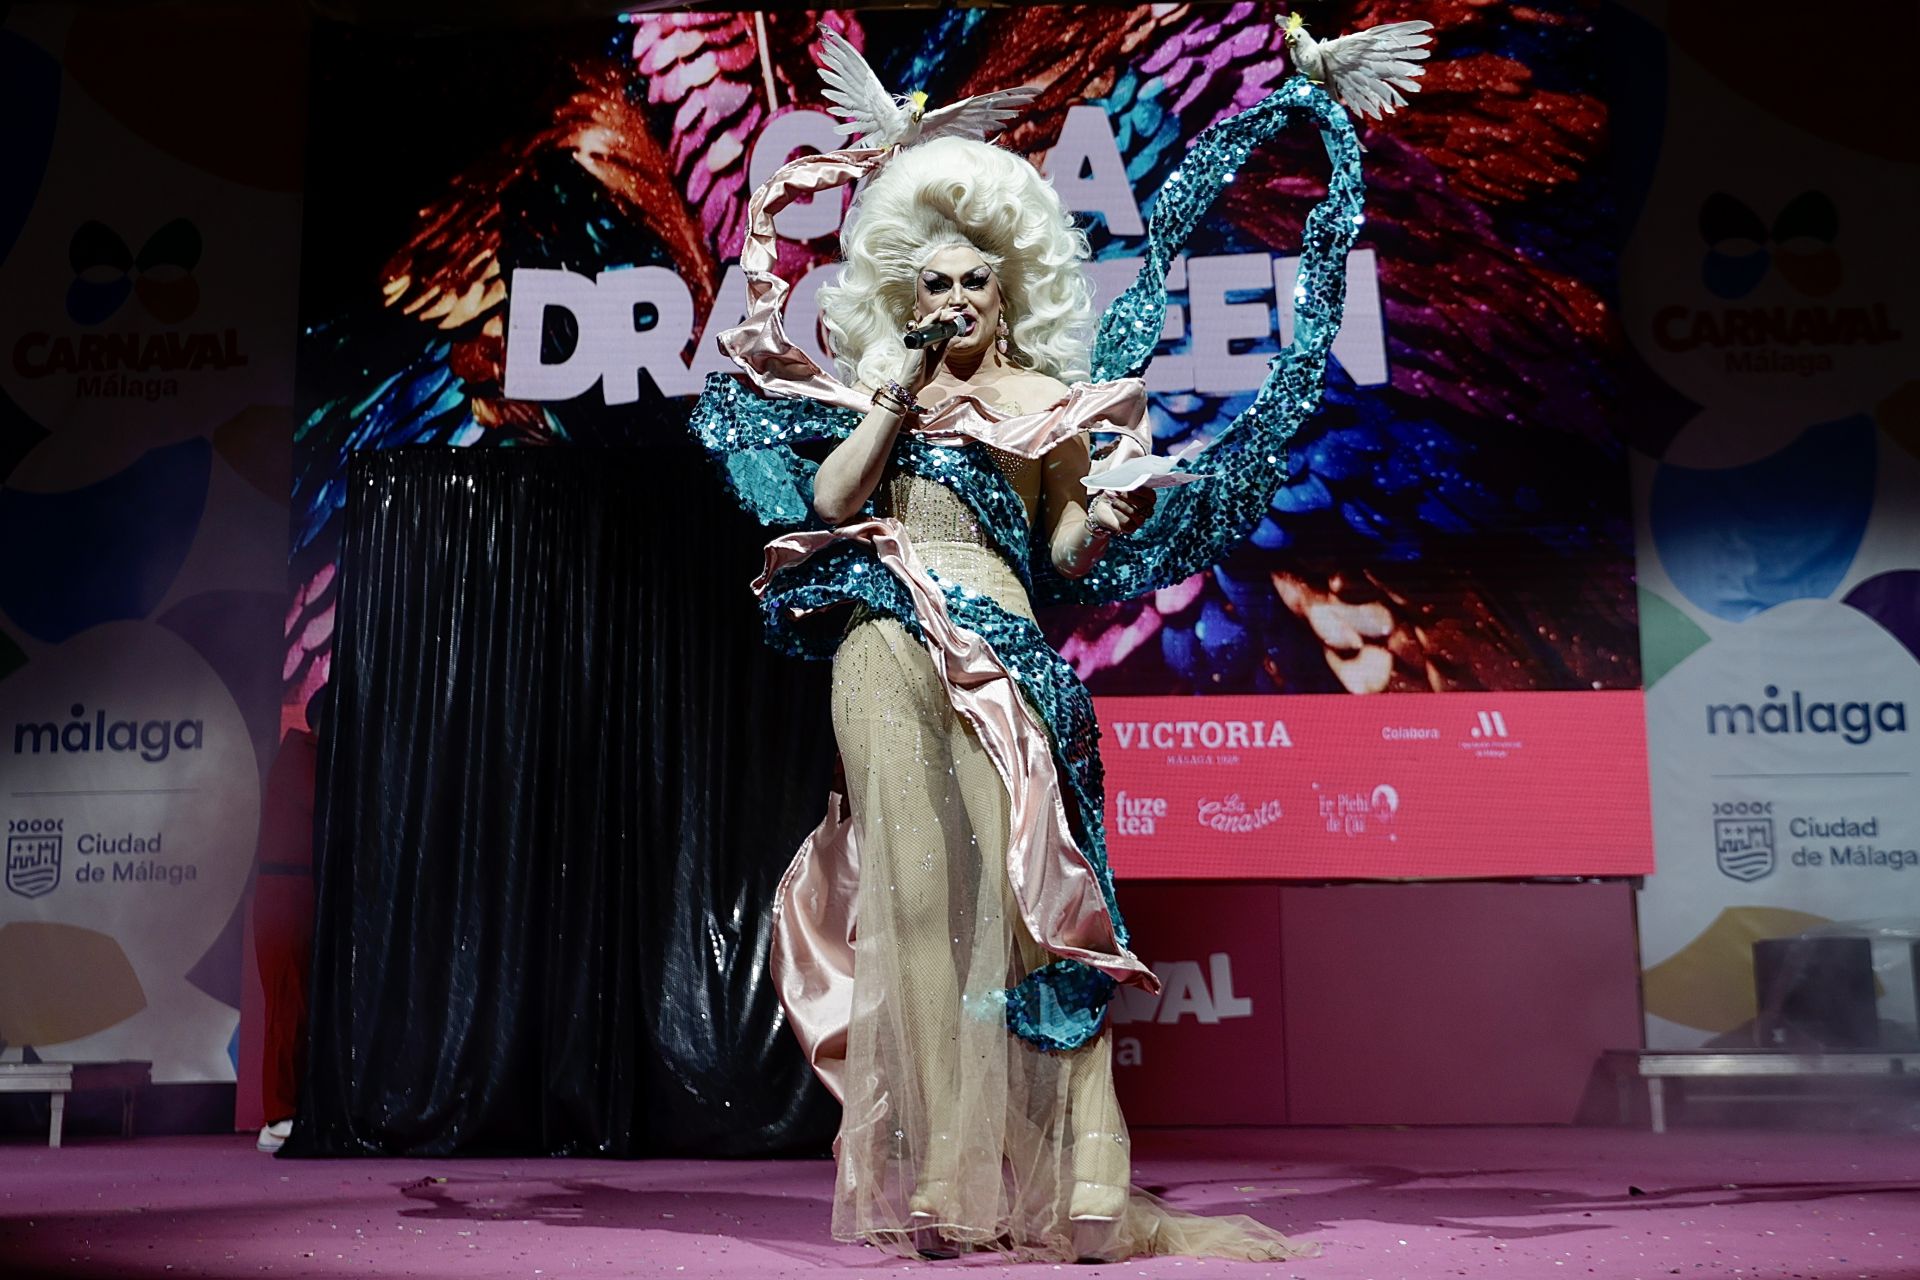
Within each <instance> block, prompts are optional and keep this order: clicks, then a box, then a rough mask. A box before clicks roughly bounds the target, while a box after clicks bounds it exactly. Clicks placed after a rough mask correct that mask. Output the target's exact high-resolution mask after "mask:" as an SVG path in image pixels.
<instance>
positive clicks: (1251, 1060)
mask: <svg viewBox="0 0 1920 1280" xmlns="http://www.w3.org/2000/svg"><path fill="white" fill-rule="evenodd" d="M1283 892H1284V890H1283V889H1282V888H1281V886H1279V885H1277V884H1218V883H1214V884H1191V883H1189V884H1168V883H1165V882H1160V883H1140V884H1133V885H1128V886H1127V887H1126V890H1125V891H1124V893H1123V894H1122V895H1121V903H1120V905H1121V909H1122V910H1123V911H1125V912H1126V917H1127V927H1128V928H1129V929H1130V930H1131V931H1132V934H1133V946H1134V947H1135V948H1136V949H1137V950H1138V951H1139V954H1140V958H1141V959H1143V960H1145V961H1146V962H1147V964H1148V965H1149V966H1150V967H1151V968H1152V969H1153V971H1154V972H1155V973H1156V974H1158V975H1159V976H1160V984H1161V990H1160V994H1158V995H1152V994H1150V993H1148V992H1145V991H1142V990H1141V989H1140V988H1138V987H1121V988H1120V990H1119V991H1118V992H1116V993H1115V995H1114V1001H1113V1003H1112V1004H1111V1005H1109V1006H1108V1015H1107V1016H1108V1018H1109V1019H1110V1020H1111V1023H1112V1026H1113V1075H1114V1084H1115V1086H1116V1087H1117V1088H1118V1089H1119V1091H1120V1104H1121V1108H1122V1110H1124V1111H1125V1112H1126V1115H1127V1119H1128V1121H1129V1122H1130V1123H1132V1124H1135V1125H1213V1124H1225V1125H1246V1124H1255V1125H1258V1124H1285V1123H1286V1122H1287V1091H1286V1062H1287V1054H1286V1038H1285V1035H1284V1030H1285V1019H1284V1017H1283V1016H1282V1010H1281V990H1282V986H1281V973H1280V958H1281V946H1280V896H1281V894H1282V893H1283ZM1196 1081H1205V1082H1206V1084H1205V1087H1204V1088H1196V1087H1195V1082H1196Z"/></svg>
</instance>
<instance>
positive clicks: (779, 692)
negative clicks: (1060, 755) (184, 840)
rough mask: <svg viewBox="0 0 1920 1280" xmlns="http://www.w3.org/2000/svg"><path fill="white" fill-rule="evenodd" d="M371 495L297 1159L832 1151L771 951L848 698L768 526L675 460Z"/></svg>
mask: <svg viewBox="0 0 1920 1280" xmlns="http://www.w3.org/2000/svg"><path fill="white" fill-rule="evenodd" d="M662 434H663V435H668V434H670V433H666V432H663V433H662ZM349 483H350V486H351V487H350V489H349V492H348V496H347V509H346V527H345V533H344V538H343V543H342V554H341V565H342V573H343V575H344V576H343V579H342V586H341V592H340V611H339V616H338V620H337V622H336V625H335V637H334V652H333V673H332V674H333V679H332V688H331V693H330V697H331V699H332V702H331V705H330V706H329V708H328V709H327V715H328V722H327V724H326V726H325V729H324V731H323V734H322V743H321V751H320V762H319V778H318V783H317V786H318V795H317V797H316V806H315V814H316V816H315V824H316V842H315V847H316V857H317V867H316V875H317V877H318V879H319V895H318V897H319V908H318V911H319V915H318V927H317V929H316V940H315V953H314V975H313V986H312V994H313V1000H312V1012H311V1027H312V1035H311V1049H310V1055H309V1060H308V1069H307V1076H306V1079H305V1081H304V1083H303V1088H302V1098H303V1101H302V1105H301V1110H300V1117H299V1120H298V1122H297V1124H296V1125H295V1131H294V1137H293V1139H292V1141H290V1142H289V1143H288V1146H287V1147H286V1151H287V1153H288V1154H289V1155H323V1156H324V1155H357V1154H389V1155H391V1154H406V1155H450V1154H482V1153H547V1154H555V1155H589V1154H591V1155H617V1156H642V1155H669V1154H673V1155H751V1154H769V1153H783V1152H805V1151H819V1150H823V1149H824V1148H825V1146H826V1144H827V1143H828V1142H829V1141H830V1139H831V1136H832V1131H833V1126H834V1123H835V1119H836V1112H835V1108H834V1104H833V1101H832V1098H831V1097H830V1096H829V1095H828V1094H826V1093H825V1091H824V1090H823V1089H821V1087H820V1086H819V1085H818V1083H817V1082H816V1081H815V1080H814V1078H813V1076H812V1073H811V1072H810V1071H809V1069H808V1068H807V1067H806V1065H805V1063H804V1061H803V1060H802V1058H801V1055H800V1052H799V1049H798V1047H797V1046H796V1044H795V1043H794V1041H793V1038H792V1035H791V1033H790V1032H789V1031H788V1030H787V1027H786V1022H785V1018H784V1015H783V1014H782V1013H781V1010H780V1007H779V1003H778V1001H777V999H776V998H775V995H774V992H773V988H772V983H771V981H770V980H769V978H768V975H767V944H768V939H769V936H770V921H769V910H768V908H769V904H770V903H771V901H772V898H773V889H774V885H775V883H776V882H777V880H778V878H779V875H780V873H781V871H782V870H783V869H784V867H785V864H786V862H787V860H788V858H789V857H790V856H791V855H792V853H793V850H794V849H795V848H796V847H797V846H798V844H799V842H800V840H801V838H802V837H803V836H804V835H805V834H806V832H807V831H808V830H810V829H811V828H812V826H813V825H814V824H815V823H816V822H818V820H819V818H820V816H821V814H822V812H823V811H824V805H825V801H826V793H827V786H828V783H829V781H830V778H829V773H830V770H831V767H832V761H833V747H832V730H831V726H830V724H829V722H828V718H827V671H826V667H825V664H822V663H802V662H797V661H793V660H789V659H785V658H782V657H779V656H778V655H776V654H774V653H772V652H771V651H770V650H768V649H767V648H766V646H765V645H764V644H762V642H761V639H760V628H759V618H758V613H757V611H756V608H755V604H754V601H753V598H752V595H751V593H750V592H749V590H748V583H749V582H750V581H751V580H752V578H753V576H754V575H755V573H756V572H757V571H758V567H759V547H760V543H761V541H762V540H763V539H762V536H761V535H760V533H759V531H758V530H757V529H756V528H754V527H753V525H752V524H751V523H750V522H749V521H748V520H747V519H746V517H745V516H744V515H743V514H741V513H740V512H739V511H738V509H737V508H736V507H735V506H734V505H733V503H732V501H731V499H730V498H729V497H728V496H727V495H726V494H725V493H724V491H723V490H722V488H721V484H720V480H719V478H718V475H717V473H716V472H715V471H714V470H713V469H712V468H711V467H710V466H708V464H707V463H706V461H705V459H704V458H702V457H701V456H699V454H698V453H697V451H696V450H695V449H694V447H693V446H692V444H691V442H683V438H682V437H680V436H678V435H677V433H674V434H673V438H672V439H670V440H668V441H667V442H666V443H663V444H662V445H660V446H658V447H650V448H648V449H646V450H645V451H633V452H613V453H609V452H602V451H589V450H576V449H568V448H553V449H501V450H469V449H403V450H392V451H382V452H369V453H362V454H359V455H357V456H356V457H355V458H354V460H353V463H352V466H351V468H350V473H349Z"/></svg>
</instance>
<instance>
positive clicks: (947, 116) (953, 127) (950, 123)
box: [920, 85, 1040, 142]
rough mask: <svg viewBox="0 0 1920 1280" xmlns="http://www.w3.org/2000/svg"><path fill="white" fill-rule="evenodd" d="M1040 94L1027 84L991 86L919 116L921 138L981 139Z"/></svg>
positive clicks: (998, 128) (997, 128) (978, 140)
mask: <svg viewBox="0 0 1920 1280" xmlns="http://www.w3.org/2000/svg"><path fill="white" fill-rule="evenodd" d="M1039 95H1040V90H1038V89H1037V88H1034V87H1033V86H1031V85H1021V86H1020V87H1019V88H1017V89H995V90H994V91H993V92H992V93H977V94H975V95H974V96H973V97H971V98H962V99H960V101H958V102H956V103H953V104H952V105H950V106H945V107H940V108H938V109H937V110H934V111H929V112H927V114H926V115H924V116H922V117H921V118H920V137H921V139H922V140H925V139H928V138H940V137H949V136H951V137H962V138H971V139H972V140H974V141H975V142H984V141H985V140H986V139H987V138H989V137H991V136H992V135H993V134H996V133H998V132H1000V126H1001V125H1004V124H1005V123H1006V122H1007V121H1009V120H1011V119H1013V117H1014V116H1016V115H1018V114H1019V113H1020V108H1022V107H1024V106H1026V105H1027V104H1028V103H1029V102H1032V101H1033V100H1034V99H1035V98H1036V97H1038V96H1039Z"/></svg>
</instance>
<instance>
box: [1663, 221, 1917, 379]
mask: <svg viewBox="0 0 1920 1280" xmlns="http://www.w3.org/2000/svg"><path fill="white" fill-rule="evenodd" d="M1699 226H1700V238H1701V240H1702V241H1703V242H1704V243H1705V247H1706V252H1705V254H1704V255H1703V257H1702V260H1701V266H1700V278H1701V283H1702V284H1704V285H1705V286H1706V288H1707V291H1708V292H1709V293H1712V294H1713V295H1714V296H1715V297H1718V298H1723V299H1726V300H1727V301H1728V302H1730V303H1731V302H1737V301H1739V300H1740V299H1742V298H1745V297H1746V296H1747V295H1749V294H1751V293H1753V292H1754V291H1755V290H1756V289H1758V288H1759V287H1760V285H1761V283H1762V282H1763V281H1765V280H1767V279H1769V278H1770V277H1773V276H1778V278H1779V279H1781V280H1783V281H1785V282H1786V284H1787V287H1788V288H1789V289H1791V290H1792V291H1793V292H1794V293H1796V294H1799V295H1800V296H1801V297H1803V298H1809V299H1811V298H1824V297H1826V296H1828V295H1830V294H1832V293H1833V292H1834V291H1835V290H1837V289H1839V287H1840V285H1841V283H1842V281H1843V280H1844V278H1845V274H1846V273H1845V269H1844V266H1843V264H1842V262H1841V260H1840V256H1839V254H1838V253H1837V252H1836V251H1835V250H1834V247H1833V245H1834V241H1835V240H1836V239H1838V238H1839V235H1840V212H1839V210H1838V209H1837V208H1835V206H1834V203H1833V200H1832V198H1831V197H1829V196H1828V195H1827V194H1826V193H1825V192H1824V191H1803V192H1801V193H1800V194H1799V195H1797V196H1795V197H1794V198H1793V199H1792V200H1789V201H1788V202H1787V203H1786V204H1785V205H1784V206H1782V207H1781V209H1780V211H1779V212H1778V213H1777V214H1775V215H1774V218H1773V221H1772V222H1771V223H1768V222H1767V220H1766V219H1764V218H1762V217H1761V216H1760V214H1759V213H1757V212H1755V211H1754V210H1753V209H1752V208H1750V207H1749V206H1748V205H1747V204H1745V203H1744V202H1743V201H1741V200H1739V199H1738V198H1736V197H1734V196H1731V195H1729V194H1727V193H1726V192H1724V191H1716V192H1714V193H1713V194H1712V195H1710V196H1708V197H1707V198H1706V200H1705V201H1704V202H1702V204H1701V206H1700V223H1699ZM1901 337H1902V334H1901V332H1900V330H1899V329H1897V328H1895V327H1894V324H1893V320H1892V317H1891V316H1890V315H1889V313H1888V310H1887V304H1886V303H1885V302H1874V303H1870V304H1866V305H1858V306H1828V305H1825V304H1814V303H1803V304H1800V305H1792V306H1726V307H1717V308H1709V307H1688V306H1682V305H1679V304H1674V305H1671V306H1666V307H1662V308H1660V310H1659V311H1657V312H1655V313H1654V316H1653V340H1654V342H1655V343H1656V344H1658V345H1659V347H1660V348H1661V349H1662V350H1664V351H1671V352H1675V353H1684V352H1689V351H1694V350H1696V349H1698V348H1701V347H1706V348H1710V349H1713V350H1717V351H1720V352H1723V353H1724V358H1725V364H1726V371H1727V372H1728V373H1792V374H1799V375H1800V376H1802V377H1805V376H1807V375H1810V374H1815V373H1826V372H1829V371H1831V370H1832V369H1833V352H1834V351H1836V350H1841V349H1845V348H1849V347H1860V346H1879V345H1881V344H1883V343H1888V342H1898V341H1899V340H1900V338H1901Z"/></svg>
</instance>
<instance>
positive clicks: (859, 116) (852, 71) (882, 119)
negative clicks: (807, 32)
mask: <svg viewBox="0 0 1920 1280" xmlns="http://www.w3.org/2000/svg"><path fill="white" fill-rule="evenodd" d="M820 38H821V39H820V80H821V83H823V84H824V85H826V90H825V96H826V99H827V101H828V102H831V103H832V104H833V106H831V107H829V108H828V110H829V111H831V112H832V113H833V114H834V115H836V116H839V117H841V118H842V119H843V120H845V121H846V123H845V124H841V125H836V126H835V127H834V129H835V132H837V133H848V134H854V135H856V136H858V137H860V138H861V139H862V140H864V141H866V142H867V143H869V144H870V145H872V146H876V147H890V146H892V145H893V144H894V143H896V142H899V141H900V140H901V139H902V138H904V137H905V136H906V133H907V113H906V112H905V111H904V110H902V109H901V107H900V104H899V103H897V102H895V101H894V99H893V95H892V94H889V93H888V92H887V87H886V86H885V85H883V84H881V83H880V77H879V76H876V75H875V74H873V68H872V67H870V66H868V65H867V60H866V59H865V58H863V57H861V56H860V51H859V50H858V49H856V48H854V47H853V46H852V45H851V44H848V43H847V39H846V37H845V36H843V35H841V34H840V33H839V32H838V31H835V30H834V29H833V28H832V27H822V28H820Z"/></svg>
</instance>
